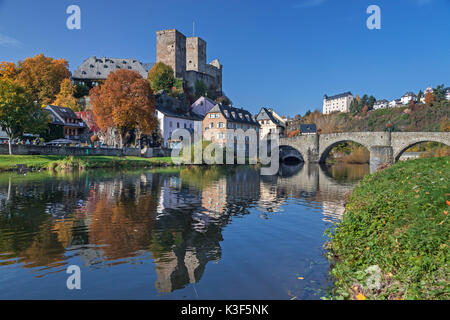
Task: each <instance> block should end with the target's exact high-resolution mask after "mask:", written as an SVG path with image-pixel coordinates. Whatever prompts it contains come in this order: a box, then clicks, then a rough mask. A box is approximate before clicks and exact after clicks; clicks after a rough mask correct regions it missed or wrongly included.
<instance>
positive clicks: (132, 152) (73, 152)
mask: <svg viewBox="0 0 450 320" xmlns="http://www.w3.org/2000/svg"><path fill="white" fill-rule="evenodd" d="M12 153H13V154H14V155H55V156H86V155H90V156H120V155H122V154H123V155H126V156H136V157H139V156H140V150H139V149H135V148H124V150H122V149H114V148H81V147H80V148H77V147H56V146H34V145H12ZM0 154H2V155H7V154H9V149H8V145H7V144H2V145H0Z"/></svg>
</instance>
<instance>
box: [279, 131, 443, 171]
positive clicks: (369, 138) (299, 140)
mask: <svg viewBox="0 0 450 320" xmlns="http://www.w3.org/2000/svg"><path fill="white" fill-rule="evenodd" d="M349 141H352V142H356V143H359V144H361V145H363V146H364V147H366V148H367V149H368V150H369V152H370V167H371V171H374V170H376V168H378V166H379V165H381V164H384V163H386V164H393V163H394V162H396V161H398V159H399V158H400V156H401V155H402V154H403V152H405V151H406V150H407V149H409V148H410V147H412V146H414V145H416V144H418V143H422V142H439V143H443V144H445V145H447V146H450V132H392V133H390V132H343V133H331V134H320V135H302V136H298V137H293V138H281V139H280V160H281V161H285V160H286V159H288V158H296V159H298V160H300V161H304V162H309V163H324V162H325V160H326V158H327V157H328V153H329V152H330V151H331V149H332V148H333V147H335V146H336V145H338V144H340V143H342V142H349Z"/></svg>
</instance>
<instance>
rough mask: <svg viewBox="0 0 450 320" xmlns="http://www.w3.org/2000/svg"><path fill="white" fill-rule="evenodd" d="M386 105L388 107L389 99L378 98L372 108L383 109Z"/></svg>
mask: <svg viewBox="0 0 450 320" xmlns="http://www.w3.org/2000/svg"><path fill="white" fill-rule="evenodd" d="M388 107H389V101H387V100H386V99H383V100H378V101H376V102H375V103H374V105H373V109H374V110H378V109H385V108H388Z"/></svg>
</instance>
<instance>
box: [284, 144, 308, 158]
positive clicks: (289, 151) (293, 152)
mask: <svg viewBox="0 0 450 320" xmlns="http://www.w3.org/2000/svg"><path fill="white" fill-rule="evenodd" d="M290 159H292V160H295V161H299V162H305V158H304V156H303V154H302V152H301V151H299V150H298V149H297V148H295V147H293V146H290V145H281V146H280V161H281V162H288V161H289V160H290Z"/></svg>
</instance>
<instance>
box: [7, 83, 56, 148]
mask: <svg viewBox="0 0 450 320" xmlns="http://www.w3.org/2000/svg"><path fill="white" fill-rule="evenodd" d="M49 121H50V119H49V116H48V115H47V114H46V113H45V112H43V111H42V109H41V108H40V106H39V105H38V104H37V103H35V102H34V101H33V98H32V96H31V95H30V94H28V93H27V91H26V89H25V88H24V87H22V86H19V85H17V84H14V83H12V82H11V81H8V80H0V126H1V127H2V128H3V129H4V130H5V132H6V134H7V136H8V140H9V154H12V148H11V140H13V139H16V138H18V137H20V136H22V135H23V134H24V133H25V132H26V133H32V134H34V133H42V132H43V131H45V130H46V129H47V125H48V123H49Z"/></svg>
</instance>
